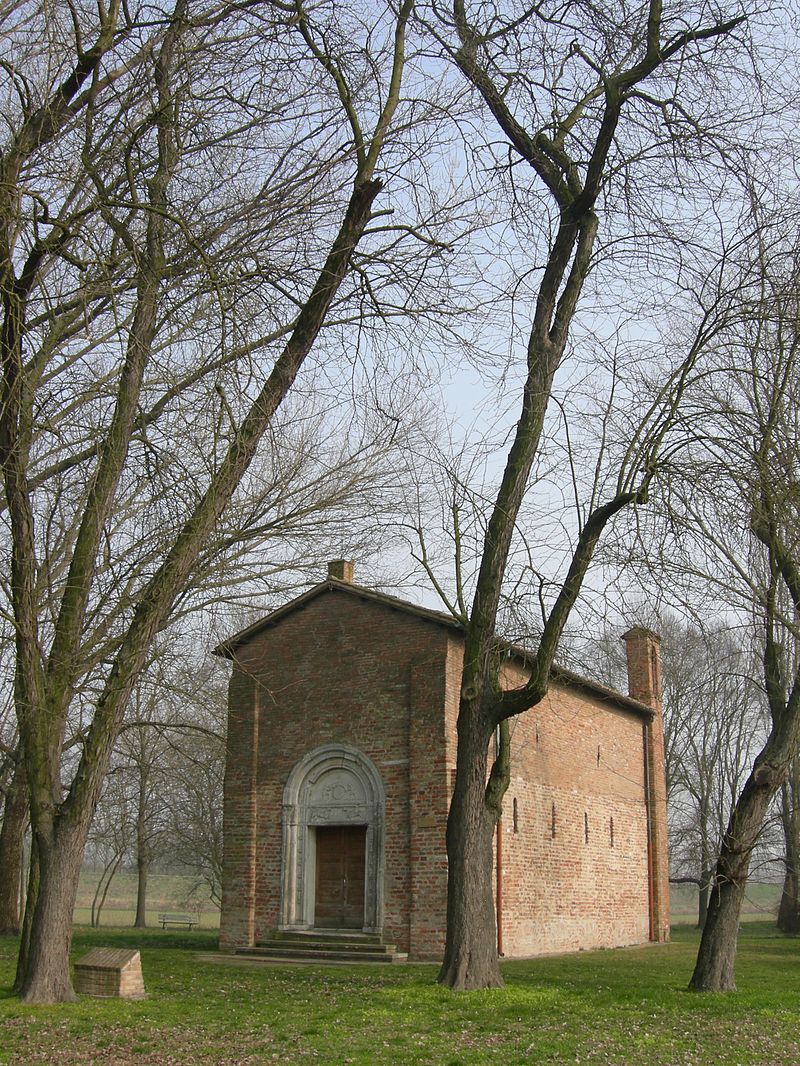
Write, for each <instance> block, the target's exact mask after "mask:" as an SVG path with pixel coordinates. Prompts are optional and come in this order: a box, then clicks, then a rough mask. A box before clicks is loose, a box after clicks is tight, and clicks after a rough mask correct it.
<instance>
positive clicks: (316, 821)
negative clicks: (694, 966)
mask: <svg viewBox="0 0 800 1066" xmlns="http://www.w3.org/2000/svg"><path fill="white" fill-rule="evenodd" d="M352 576H353V575H352V566H351V564H349V563H343V562H341V561H340V562H338V563H333V564H331V567H330V570H329V576H328V578H327V580H325V581H323V582H322V583H320V584H318V585H316V586H315V587H314V588H312V589H310V591H308V592H306V593H305V594H304V595H302V596H299V597H298V598H297V599H294V600H292V601H291V602H290V603H287V604H286V605H285V606H283V607H281V608H279V609H278V610H276V611H274V612H273V613H272V614H270V615H268V616H267V617H266V618H264V619H263V620H262V621H260V622H258V623H256V624H255V625H253V626H250V627H249V628H248V629H246V630H244V631H243V632H241V633H239V634H237V635H236V636H234V637H232V638H231V639H230V640H228V641H226V642H225V643H223V644H221V645H220V646H219V647H218V648H217V653H218V654H220V655H222V656H224V657H226V658H228V659H229V660H230V661H231V663H232V665H233V675H232V677H231V683H230V697H229V719H228V748H227V767H226V774H225V805H224V841H225V847H224V866H223V893H222V916H221V926H220V946H221V947H223V948H227V949H229V950H231V949H242V948H248V947H252V946H253V945H256V944H258V943H259V942H263V941H265V940H267V939H268V937H269V936H270V935H271V934H272V933H273V932H274V931H276V930H277V931H284V932H289V931H304V930H308V931H310V930H334V929H336V930H345V929H346V930H353V931H357V932H362V933H368V934H377V937H378V938H382V939H383V940H385V941H389V942H391V943H392V944H396V945H397V946H398V947H399V949H400V950H401V951H403V952H407V953H408V955H409V957H410V958H412V959H435V958H439V957H441V954H442V949H443V945H444V935H445V912H446V890H447V854H446V850H445V824H446V819H447V810H448V803H449V798H450V792H451V783H452V780H453V776H454V773H455V759H456V716H457V713H458V701H459V687H460V676H461V661H462V655H463V634H462V630H461V627H460V625H459V624H458V622H457V621H455V620H454V619H453V618H451V617H450V616H449V615H446V614H443V613H440V612H438V611H433V610H428V609H427V608H424V607H417V606H415V605H413V604H411V603H407V602H405V601H404V600H400V599H397V598H395V597H393V596H387V595H384V594H383V593H379V592H374V591H372V590H370V589H368V588H365V587H362V586H359V585H356V584H354V583H353V580H352ZM624 640H625V642H626V647H627V653H628V676H629V689H630V694H629V695H623V694H622V693H619V692H615V691H613V690H611V689H609V688H606V687H605V686H603V685H600V684H597V683H595V682H593V681H590V680H588V679H587V678H584V677H581V676H579V675H577V674H574V673H572V672H571V671H569V670H564V669H561V668H555V669H554V670H553V673H552V681H551V686H550V691H549V693H548V695H547V696H546V697H545V699H544V700H543V701H542V702H541V703H540V704H538V705H537V706H536V707H535V708H533V709H532V710H531V711H528V712H527V713H525V714H523V715H520V716H519V717H518V718H517V719H515V720H513V722H512V741H511V784H510V787H509V789H508V792H507V794H506V798H505V802H504V813H503V819H502V821H501V823H500V824H499V826H498V831H497V837H496V849H495V873H496V881H495V883H496V898H495V903H496V907H497V917H498V950H499V951H500V952H501V953H502V954H504V955H506V956H507V957H515V956H516V957H523V956H529V955H536V954H543V953H547V952H559V951H573V950H577V949H580V948H598V947H614V946H620V945H625V944H637V943H642V942H645V941H648V940H658V941H660V940H666V939H667V937H668V935H669V897H668V873H667V854H666V790H665V779H664V742H663V728H662V719H661V707H660V701H659V694H660V661H659V641H658V638H657V637H656V636H655V635H654V634H652V633H650V632H649V631H647V630H644V629H632V630H631V631H630V632H628V633H626V634H625V637H624ZM525 678H526V659H525V653H524V651H523V650H522V649H518V648H513V647H511V648H509V656H508V659H507V660H506V666H505V667H504V677H503V683H504V684H507V685H509V686H512V685H516V686H518V685H520V684H522V683H523V682H524V680H525Z"/></svg>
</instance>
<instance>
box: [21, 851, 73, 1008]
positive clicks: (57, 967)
mask: <svg viewBox="0 0 800 1066" xmlns="http://www.w3.org/2000/svg"><path fill="white" fill-rule="evenodd" d="M37 845H38V853H39V891H38V895H37V898H36V905H35V907H34V908H33V915H32V919H31V925H30V943H29V945H28V951H27V959H26V965H25V968H24V975H23V979H22V986H21V988H20V995H21V996H22V999H23V1001H24V1002H25V1003H63V1002H69V1001H72V1000H74V999H76V998H77V997H76V996H75V992H74V991H73V988H72V981H71V979H70V972H69V949H70V944H71V941H72V914H73V911H74V909H75V897H76V896H77V892H78V878H79V876H80V868H81V860H82V858H83V845H84V839H83V836H82V835H81V834H80V833H76V832H72V833H69V834H67V833H61V834H58V835H56V836H55V837H54V839H53V840H51V841H46V840H43V839H42V836H41V835H39V839H38V842H37Z"/></svg>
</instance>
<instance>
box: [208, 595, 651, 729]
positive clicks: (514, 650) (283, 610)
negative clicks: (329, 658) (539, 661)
mask: <svg viewBox="0 0 800 1066" xmlns="http://www.w3.org/2000/svg"><path fill="white" fill-rule="evenodd" d="M328 592H344V593H346V594H347V595H349V596H355V597H356V598H358V599H361V600H366V601H367V602H370V603H377V604H380V605H381V606H382V607H387V608H389V609H390V610H393V611H402V612H403V613H404V614H410V615H414V616H415V617H417V618H421V619H423V620H424V621H426V622H431V623H432V624H434V625H438V626H445V627H446V628H447V629H452V630H455V631H456V632H458V633H463V632H464V627H463V625H462V624H461V622H459V621H458V619H456V618H454V617H453V616H452V615H450V614H446V613H445V612H444V611H434V610H431V608H430V607H419V606H418V605H417V604H415V603H410V602H409V601H408V600H401V599H399V597H397V596H389V595H388V594H387V593H385V592H377V591H375V590H374V589H369V588H366V587H365V586H363V585H356V584H353V583H352V582H350V581H339V580H338V579H337V578H333V577H329V578H327V579H326V580H325V581H321V582H320V583H319V584H318V585H314V587H313V588H310V589H309V590H308V592H304V593H303V594H302V595H301V596H297V597H295V599H293V600H290V601H289V602H288V603H285V604H284V605H283V606H282V607H278V609H277V610H275V611H272V612H271V613H270V614H268V615H266V617H264V618H262V619H260V620H259V621H258V622H255V623H254V624H253V625H251V626H248V627H247V628H246V629H242V630H241V631H240V632H239V633H236V634H234V636H232V637H230V638H229V639H228V640H224V641H222V643H221V644H218V645H217V647H216V648H214V654H215V655H220V656H221V657H222V658H224V659H235V658H236V652H237V651H238V650H239V648H241V647H243V646H244V645H245V644H249V643H250V641H251V640H252V639H253V638H254V637H256V636H258V635H259V633H263V631H264V630H265V629H269V628H270V627H271V626H274V625H277V624H278V622H280V621H281V620H282V619H284V618H285V617H286V616H287V615H289V614H292V613H293V612H294V611H297V610H300V609H301V608H303V607H305V606H306V605H307V604H309V603H311V601H312V600H315V599H317V597H319V596H322V595H324V594H325V593H328ZM508 650H509V652H510V653H511V654H512V655H513V656H514V658H516V659H518V660H519V661H520V662H522V663H529V662H530V661H531V655H530V653H529V652H527V651H526V650H525V649H524V648H522V647H520V646H519V645H517V644H509V645H508ZM550 677H551V679H552V680H553V681H555V682H559V683H561V684H563V685H566V686H568V687H569V688H577V689H579V690H581V691H583V692H586V693H587V694H588V695H590V696H594V697H596V698H599V699H603V700H610V701H611V702H613V703H616V704H617V705H618V706H619V707H622V708H624V709H625V710H629V711H634V712H635V713H636V714H639V715H643V716H644V717H646V718H652V716H653V708H652V707H650V706H648V704H646V703H641V702H640V701H639V700H635V699H633V697H631V696H626V695H625V694H624V693H622V692H618V691H617V690H616V689H613V688H609V687H608V686H607V685H601V684H600V683H599V682H597V681H592V680H591V679H590V678H587V677H583V676H582V675H581V674H577V673H575V671H573V670H568V669H567V668H566V667H564V666H558V665H556V664H554V665H553V667H552V669H551V671H550Z"/></svg>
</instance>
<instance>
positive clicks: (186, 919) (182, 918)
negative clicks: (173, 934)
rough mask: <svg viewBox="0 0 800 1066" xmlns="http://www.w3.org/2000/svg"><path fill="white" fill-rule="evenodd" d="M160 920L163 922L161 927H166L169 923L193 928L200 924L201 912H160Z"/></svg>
mask: <svg viewBox="0 0 800 1066" xmlns="http://www.w3.org/2000/svg"><path fill="white" fill-rule="evenodd" d="M158 920H159V922H160V923H161V928H162V929H166V928H167V926H168V925H188V926H189V929H190V930H192V929H194V927H195V926H196V925H199V924H200V915H199V914H159V916H158Z"/></svg>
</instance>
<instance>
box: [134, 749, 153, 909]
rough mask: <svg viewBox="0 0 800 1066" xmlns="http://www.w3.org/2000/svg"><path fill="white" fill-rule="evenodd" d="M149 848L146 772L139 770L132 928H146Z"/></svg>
mask: <svg viewBox="0 0 800 1066" xmlns="http://www.w3.org/2000/svg"><path fill="white" fill-rule="evenodd" d="M149 872H150V848H149V846H148V840H147V774H146V773H145V771H144V769H142V768H141V767H140V770H139V804H138V806H137V808H136V877H137V879H136V918H135V919H134V922H133V926H134V929H146V928H147V875H148V873H149Z"/></svg>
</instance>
